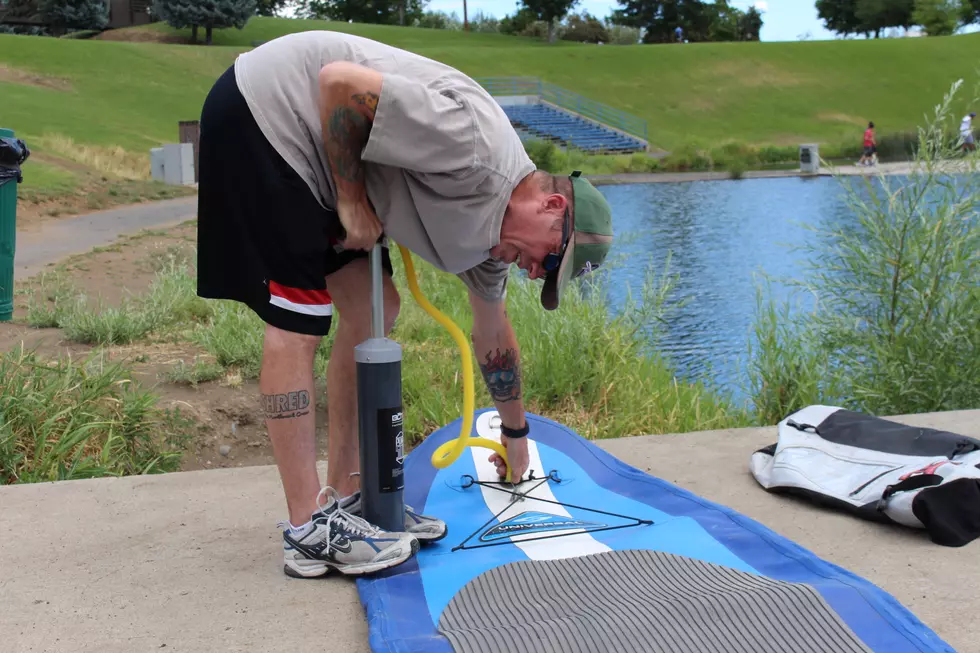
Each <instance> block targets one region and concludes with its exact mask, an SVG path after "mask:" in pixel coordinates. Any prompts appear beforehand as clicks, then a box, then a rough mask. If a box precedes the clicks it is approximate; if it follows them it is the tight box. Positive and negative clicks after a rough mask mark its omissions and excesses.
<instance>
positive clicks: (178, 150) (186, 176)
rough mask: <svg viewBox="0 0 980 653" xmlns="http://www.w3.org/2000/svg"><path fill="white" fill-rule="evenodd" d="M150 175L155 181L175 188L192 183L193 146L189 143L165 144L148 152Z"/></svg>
mask: <svg viewBox="0 0 980 653" xmlns="http://www.w3.org/2000/svg"><path fill="white" fill-rule="evenodd" d="M150 175H151V176H152V177H153V179H156V180H157V181H162V182H164V183H167V184H172V185H175V186H190V185H191V184H193V183H194V146H193V145H192V144H191V143H167V144H166V145H164V146H163V147H154V148H153V149H151V150H150Z"/></svg>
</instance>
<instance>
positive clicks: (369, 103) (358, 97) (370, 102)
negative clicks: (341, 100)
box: [351, 93, 378, 120]
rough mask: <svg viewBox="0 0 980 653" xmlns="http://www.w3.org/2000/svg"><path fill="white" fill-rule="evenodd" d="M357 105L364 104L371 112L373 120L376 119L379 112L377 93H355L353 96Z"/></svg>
mask: <svg viewBox="0 0 980 653" xmlns="http://www.w3.org/2000/svg"><path fill="white" fill-rule="evenodd" d="M351 99H352V100H354V102H355V103H357V104H362V105H364V106H366V107H367V108H368V111H370V112H371V119H372V120H373V119H374V113H375V112H376V111H377V110H378V96H377V94H376V93H355V94H354V95H352V96H351Z"/></svg>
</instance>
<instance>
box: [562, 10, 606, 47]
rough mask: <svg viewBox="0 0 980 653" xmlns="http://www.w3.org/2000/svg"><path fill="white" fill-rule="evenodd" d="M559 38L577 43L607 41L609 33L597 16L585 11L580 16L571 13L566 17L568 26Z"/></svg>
mask: <svg viewBox="0 0 980 653" xmlns="http://www.w3.org/2000/svg"><path fill="white" fill-rule="evenodd" d="M561 38H562V40H563V41H578V42H579V43H608V42H609V33H608V32H607V31H606V26H605V25H603V24H602V22H600V21H599V19H598V18H596V17H595V16H593V15H592V14H590V13H589V12H587V11H585V12H582V15H581V16H578V15H576V14H572V15H570V16H569V17H568V26H567V27H566V29H565V33H564V34H562V37H561Z"/></svg>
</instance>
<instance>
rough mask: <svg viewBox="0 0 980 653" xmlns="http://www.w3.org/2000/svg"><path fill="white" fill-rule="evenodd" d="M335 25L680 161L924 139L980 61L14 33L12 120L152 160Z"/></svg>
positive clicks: (791, 48)
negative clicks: (357, 39)
mask: <svg viewBox="0 0 980 653" xmlns="http://www.w3.org/2000/svg"><path fill="white" fill-rule="evenodd" d="M326 28H329V29H339V30H344V31H349V32H352V33H356V34H359V35H361V36H366V37H368V38H374V39H377V40H380V41H384V42H388V43H391V44H394V45H396V46H400V47H404V48H407V49H410V50H413V51H415V52H418V53H420V54H423V55H425V56H429V57H432V58H434V59H438V60H440V61H444V62H446V63H448V64H450V65H453V66H456V67H458V68H460V69H461V70H463V71H464V72H466V73H468V74H470V75H473V76H484V75H529V76H537V77H541V78H542V79H544V80H547V81H549V82H552V83H555V84H558V85H560V86H563V87H566V88H568V89H570V90H573V91H576V92H579V93H582V94H584V95H586V96H588V97H591V98H594V99H597V100H600V101H603V102H606V103H608V104H610V105H612V106H614V107H617V108H619V109H623V110H625V111H628V112H630V113H633V114H635V115H637V116H640V117H642V118H645V119H646V120H647V121H648V122H649V134H650V140H651V142H652V143H653V144H655V145H657V146H659V147H662V148H664V149H668V150H676V149H679V148H682V147H684V146H685V145H692V144H697V145H711V144H717V143H719V142H722V141H728V140H736V141H741V142H745V143H750V144H771V145H796V144H798V143H801V142H818V143H835V144H836V143H841V142H845V141H848V142H850V141H854V142H858V140H859V139H860V137H861V133H862V130H863V127H864V125H865V124H866V122H867V121H868V120H869V119H870V120H874V121H875V122H876V123H877V125H878V126H879V132H880V133H882V134H887V133H890V132H900V131H907V130H912V129H914V128H915V127H916V125H918V124H919V123H920V122H921V120H922V116H923V114H925V113H926V112H928V111H929V110H930V109H931V108H932V107H933V106H934V105H935V104H936V103H937V102H938V101H939V100H940V99H941V97H942V94H943V93H944V92H946V91H947V90H948V88H949V85H950V84H951V83H952V82H953V81H954V80H956V79H958V78H966V79H968V80H971V81H972V78H971V75H972V74H974V73H975V72H976V68H975V67H976V53H977V52H978V51H980V35H977V34H973V35H966V36H956V37H948V38H929V39H893V40H884V39H883V40H879V41H831V42H797V43H719V44H692V45H657V46H608V45H606V46H593V45H582V44H572V43H560V44H557V45H555V46H549V45H547V44H544V43H541V42H538V41H533V40H530V39H519V38H514V37H508V36H502V35H496V34H466V33H461V32H449V31H440V30H425V29H418V28H398V27H386V26H371V25H350V24H346V23H336V22H332V23H325V22H318V21H296V20H287V19H269V18H255V19H253V20H251V21H250V23H249V25H248V27H247V28H246V29H245V30H241V31H239V30H225V31H219V32H216V33H215V43H216V44H215V45H213V46H210V47H205V46H201V45H197V46H191V45H177V44H164V43H152V42H114V41H108V40H72V39H52V38H39V37H17V36H0V97H2V105H0V123H3V126H5V127H10V128H13V129H15V130H16V131H17V132H18V134H20V135H22V136H23V137H25V138H30V139H33V140H34V142H35V144H37V145H38V146H39V147H41V148H44V149H48V150H54V151H55V153H57V154H60V155H67V154H70V153H65V152H62V151H61V150H62V149H64V148H63V147H61V148H60V149H59V147H58V146H57V145H54V146H52V145H51V144H52V143H53V142H54V143H59V142H60V143H61V144H62V145H64V143H65V141H64V139H60V141H59V140H58V139H52V138H51V135H60V136H62V137H70V138H71V139H73V143H74V145H78V144H88V145H93V146H98V147H100V148H109V147H111V146H120V147H121V148H122V149H123V150H125V151H128V152H131V153H136V154H139V155H141V156H142V155H145V153H146V152H147V150H148V149H149V148H150V147H152V146H155V145H157V144H159V143H160V142H164V141H174V140H176V138H177V122H178V121H179V120H187V119H195V118H197V116H198V115H199V111H200V106H201V102H202V101H203V99H204V97H205V94H206V93H207V91H208V89H209V88H210V85H211V84H212V82H213V81H214V80H215V79H216V78H217V76H218V75H220V73H221V72H222V71H223V70H224V69H225V67H227V66H228V65H229V64H231V63H232V61H233V60H234V58H235V56H236V54H238V53H239V52H241V51H243V50H245V49H248V48H249V47H251V45H252V44H253V43H255V42H260V41H264V40H268V39H271V38H275V37H276V36H279V35H281V34H284V33H287V32H290V31H295V30H301V29H326ZM138 31H141V32H142V33H141V34H140V36H142V37H144V38H164V39H166V38H170V39H174V38H178V37H180V36H181V33H176V32H174V31H173V30H169V29H168V28H166V27H165V26H161V25H152V26H149V27H145V28H140V30H138ZM185 34H186V33H185ZM107 36H111V37H114V38H118V37H119V36H121V34H120V33H109V34H107ZM962 108H963V109H965V107H962ZM959 109H960V107H957V110H959ZM45 137H47V138H45ZM68 149H72V148H68ZM93 156H94V154H93ZM75 158H76V160H77V159H78V158H79V157H78V156H76V157H75Z"/></svg>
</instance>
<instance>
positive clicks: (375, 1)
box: [297, 0, 427, 25]
mask: <svg viewBox="0 0 980 653" xmlns="http://www.w3.org/2000/svg"><path fill="white" fill-rule="evenodd" d="M426 2H427V0H299V2H298V3H297V15H298V16H299V17H300V18H319V19H326V20H340V21H344V22H347V21H353V22H355V23H372V24H375V25H412V24H413V23H414V22H415V21H416V20H420V21H421V20H422V19H423V16H424V15H425V4H426Z"/></svg>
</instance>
